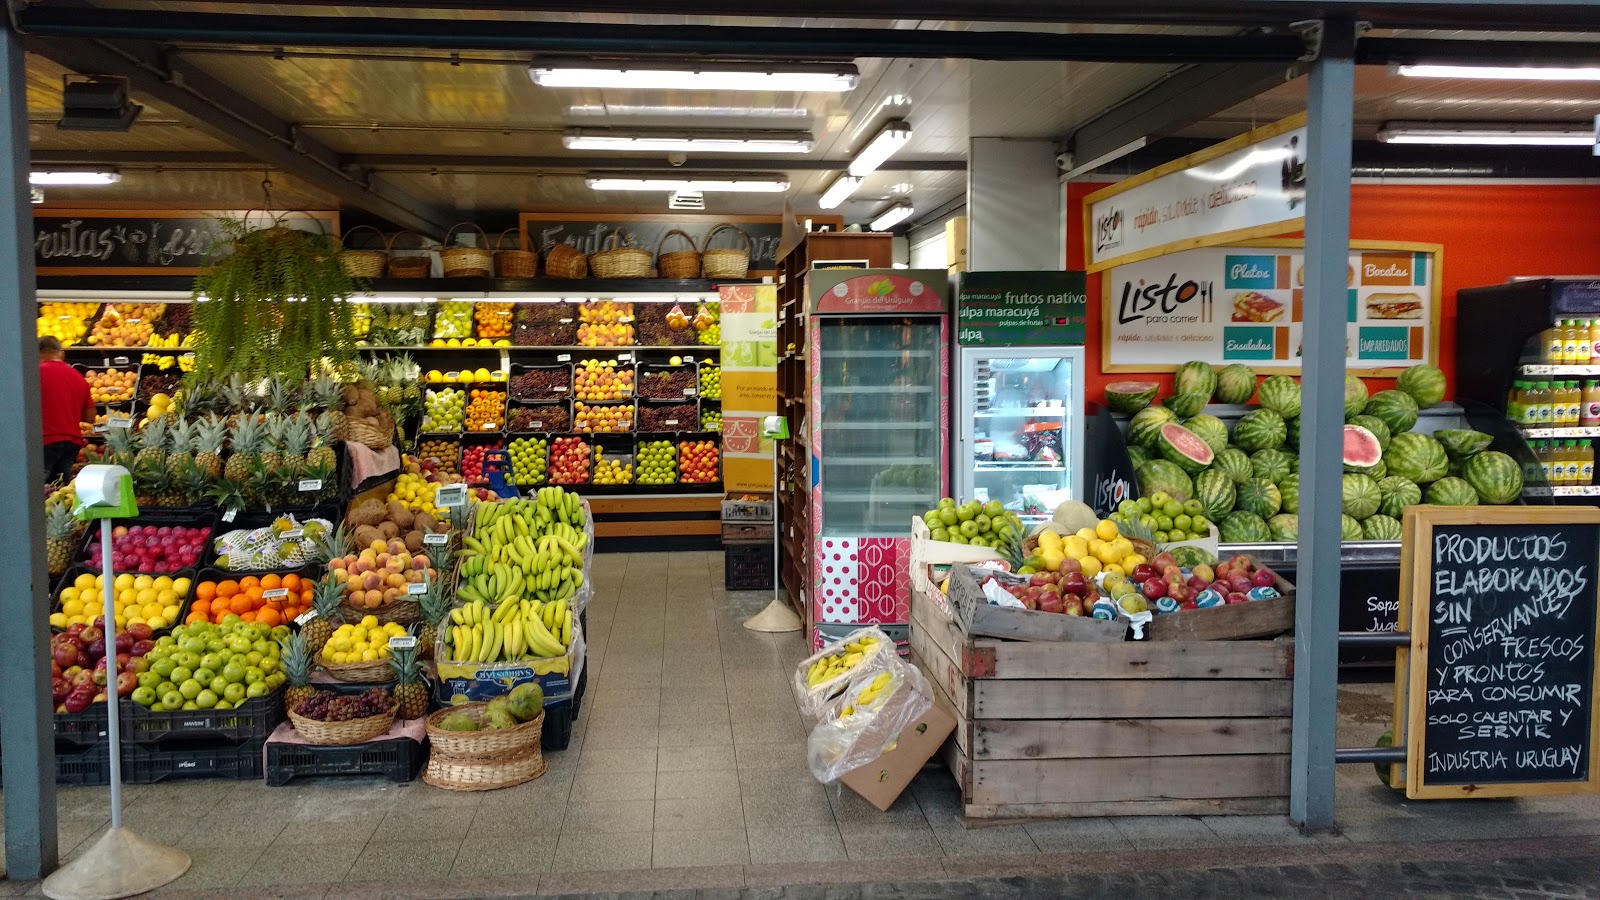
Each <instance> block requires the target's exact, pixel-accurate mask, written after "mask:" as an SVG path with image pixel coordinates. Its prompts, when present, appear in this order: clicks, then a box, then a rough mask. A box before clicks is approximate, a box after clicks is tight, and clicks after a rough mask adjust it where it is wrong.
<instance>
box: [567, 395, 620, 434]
mask: <svg viewBox="0 0 1600 900" xmlns="http://www.w3.org/2000/svg"><path fill="white" fill-rule="evenodd" d="M633 414H634V405H633V404H632V403H608V404H602V405H597V406H591V405H589V404H587V403H583V402H581V401H577V400H574V401H573V403H572V418H573V423H572V428H573V430H574V431H581V432H584V433H587V434H618V433H621V432H625V431H632V430H633Z"/></svg>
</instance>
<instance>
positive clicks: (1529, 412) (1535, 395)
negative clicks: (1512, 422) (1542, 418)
mask: <svg viewBox="0 0 1600 900" xmlns="http://www.w3.org/2000/svg"><path fill="white" fill-rule="evenodd" d="M1517 409H1518V411H1519V412H1521V413H1522V415H1521V417H1520V418H1519V419H1518V420H1517V421H1518V422H1520V423H1521V424H1523V425H1527V426H1532V425H1537V424H1539V383H1538V382H1537V381H1524V382H1523V383H1522V394H1521V398H1520V402H1519V404H1518V406H1517Z"/></svg>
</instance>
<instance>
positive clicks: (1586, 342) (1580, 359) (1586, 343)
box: [1568, 319, 1594, 366]
mask: <svg viewBox="0 0 1600 900" xmlns="http://www.w3.org/2000/svg"><path fill="white" fill-rule="evenodd" d="M1572 322H1573V324H1574V325H1576V326H1577V328H1578V349H1577V352H1575V353H1574V354H1573V355H1572V359H1571V360H1569V361H1568V362H1570V363H1571V364H1572V365H1575V366H1587V365H1588V364H1589V360H1590V359H1592V358H1594V342H1593V341H1591V340H1590V339H1589V331H1590V329H1592V328H1593V327H1594V323H1593V322H1591V321H1589V320H1588V319H1582V320H1579V319H1573V320H1572Z"/></svg>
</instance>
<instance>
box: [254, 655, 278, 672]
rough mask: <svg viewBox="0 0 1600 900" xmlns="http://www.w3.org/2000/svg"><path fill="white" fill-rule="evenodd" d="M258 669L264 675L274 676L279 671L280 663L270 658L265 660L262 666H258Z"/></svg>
mask: <svg viewBox="0 0 1600 900" xmlns="http://www.w3.org/2000/svg"><path fill="white" fill-rule="evenodd" d="M256 668H258V669H260V670H261V672H262V674H264V675H272V674H273V673H275V672H277V671H278V661H277V659H275V658H272V657H268V658H267V659H263V660H262V661H261V665H259V666H256Z"/></svg>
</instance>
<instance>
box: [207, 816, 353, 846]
mask: <svg viewBox="0 0 1600 900" xmlns="http://www.w3.org/2000/svg"><path fill="white" fill-rule="evenodd" d="M382 821H383V820H382V819H380V818H378V817H376V816H366V817H351V818H341V819H326V820H323V821H320V822H317V821H297V820H291V821H289V822H288V823H286V824H285V825H284V826H283V828H282V830H280V831H279V832H278V834H277V836H276V838H275V839H274V840H273V841H271V843H273V844H324V843H362V842H365V841H367V840H370V839H371V838H372V836H373V835H374V834H376V833H377V831H378V826H379V825H380V824H381V823H382ZM227 834H228V832H226V831H219V832H213V831H204V832H200V831H196V832H195V833H193V834H190V835H189V836H188V837H187V838H186V839H185V843H186V844H191V845H194V846H212V847H227V846H230V845H232V844H231V842H230V840H229V839H228V838H227ZM202 835H203V836H202ZM197 839H200V840H203V841H205V843H196V840H197Z"/></svg>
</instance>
